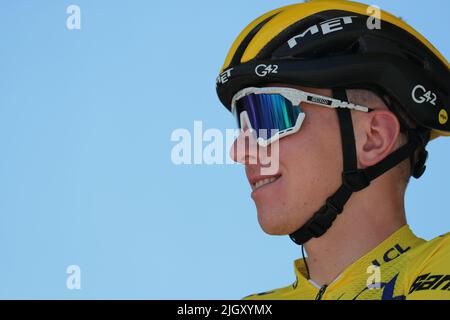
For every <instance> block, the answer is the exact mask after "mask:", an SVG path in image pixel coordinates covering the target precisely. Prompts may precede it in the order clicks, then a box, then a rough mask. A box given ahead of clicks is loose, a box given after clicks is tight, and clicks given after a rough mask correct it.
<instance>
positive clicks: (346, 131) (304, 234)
mask: <svg viewBox="0 0 450 320" xmlns="http://www.w3.org/2000/svg"><path fill="white" fill-rule="evenodd" d="M333 96H334V98H336V99H339V100H341V101H348V99H347V94H346V92H345V89H342V88H335V89H333ZM336 111H337V113H338V117H339V125H340V130H341V141H342V151H343V160H344V172H343V173H342V185H341V186H340V187H339V189H338V190H337V191H336V192H335V193H334V194H333V195H332V196H331V197H329V198H328V199H327V200H326V202H325V205H324V206H323V207H322V208H320V209H319V211H317V212H316V213H315V214H314V215H313V216H312V218H311V219H309V220H308V221H307V222H306V224H305V225H303V226H302V227H301V228H300V229H298V230H297V231H295V232H294V233H292V234H290V238H291V239H292V241H294V242H295V243H296V244H298V245H303V244H304V243H306V242H308V241H309V240H310V239H312V238H318V237H320V236H322V235H323V234H324V233H325V232H326V231H327V230H328V229H329V228H330V227H331V225H332V224H333V221H334V220H335V219H336V217H337V216H338V215H339V214H340V213H342V211H343V210H344V206H345V204H346V203H347V201H348V200H349V199H350V196H351V195H352V193H353V192H357V191H360V190H362V189H364V188H366V187H368V186H369V185H370V182H371V181H373V180H374V179H376V178H377V177H379V176H380V175H382V174H383V173H385V172H386V171H388V170H390V169H392V168H393V167H395V166H396V165H398V164H399V163H401V162H402V161H403V160H405V159H408V158H410V157H411V158H412V157H413V155H414V152H415V150H416V149H417V147H418V146H419V145H420V144H421V145H422V146H424V145H425V137H426V134H427V133H428V131H425V130H424V131H420V130H418V129H414V130H413V129H408V131H407V135H408V142H407V143H406V144H405V145H404V146H402V147H400V148H399V149H398V150H396V151H394V152H393V153H391V154H390V155H389V156H387V157H386V158H385V159H383V160H382V161H380V162H379V163H377V164H375V165H373V166H371V167H368V168H366V169H358V166H357V156H356V144H355V135H354V131H353V123H352V116H351V112H350V110H349V109H347V108H338V109H336ZM427 156H428V153H427V151H425V149H424V148H423V150H422V151H421V152H420V154H419V158H418V160H417V162H416V164H414V165H413V166H412V167H411V171H412V176H413V177H415V178H416V179H418V178H420V176H422V174H423V173H424V172H425V168H426V167H425V162H426V160H427Z"/></svg>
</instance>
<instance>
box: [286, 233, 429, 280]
mask: <svg viewBox="0 0 450 320" xmlns="http://www.w3.org/2000/svg"><path fill="white" fill-rule="evenodd" d="M423 242H425V240H423V239H421V238H418V237H417V236H415V235H414V233H413V232H412V231H411V229H410V227H409V226H408V225H405V226H403V227H401V228H400V229H398V230H397V231H396V232H394V233H393V234H392V235H390V236H389V237H388V238H387V239H385V240H384V241H383V242H381V243H380V244H379V245H378V246H376V247H375V248H374V249H372V250H371V251H369V252H368V253H367V254H365V255H364V256H362V257H361V258H359V259H358V260H357V261H355V262H354V263H352V264H351V265H350V266H349V267H347V268H346V269H345V270H344V272H343V273H341V275H339V276H338V277H337V278H336V280H334V281H333V282H332V283H331V284H330V285H329V287H332V286H334V285H335V284H336V283H340V282H341V281H345V280H349V279H352V278H353V277H356V276H358V275H360V274H361V273H364V274H367V268H368V267H369V266H371V265H377V266H381V265H383V264H385V263H389V262H390V261H393V260H395V259H396V258H398V257H399V256H401V255H402V254H404V253H405V252H408V251H409V250H411V249H413V248H414V247H416V246H418V245H420V244H422V243H423ZM294 270H295V275H296V277H297V280H296V282H295V283H294V288H296V287H300V286H301V287H303V286H313V284H312V283H311V282H310V281H309V280H308V277H307V271H306V267H305V263H304V260H303V259H298V260H295V261H294Z"/></svg>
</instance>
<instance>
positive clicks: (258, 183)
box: [252, 175, 281, 190]
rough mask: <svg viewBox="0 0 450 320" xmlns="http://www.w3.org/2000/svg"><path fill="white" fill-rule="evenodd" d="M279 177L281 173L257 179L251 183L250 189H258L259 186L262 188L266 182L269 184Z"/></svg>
mask: <svg viewBox="0 0 450 320" xmlns="http://www.w3.org/2000/svg"><path fill="white" fill-rule="evenodd" d="M279 178H281V175H279V176H276V177H270V178H266V179H262V180H259V181H257V182H255V183H253V184H252V189H253V190H258V189H260V188H262V187H264V186H266V185H268V184H271V183H273V182H275V181H276V180H278V179H279Z"/></svg>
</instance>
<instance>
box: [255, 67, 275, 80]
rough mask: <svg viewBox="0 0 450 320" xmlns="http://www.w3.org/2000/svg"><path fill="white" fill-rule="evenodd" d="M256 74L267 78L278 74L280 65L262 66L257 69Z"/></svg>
mask: <svg viewBox="0 0 450 320" xmlns="http://www.w3.org/2000/svg"><path fill="white" fill-rule="evenodd" d="M255 73H256V75H258V76H259V77H265V76H267V75H268V74H271V73H278V65H276V64H269V65H265V64H260V65H258V66H257V67H256V68H255Z"/></svg>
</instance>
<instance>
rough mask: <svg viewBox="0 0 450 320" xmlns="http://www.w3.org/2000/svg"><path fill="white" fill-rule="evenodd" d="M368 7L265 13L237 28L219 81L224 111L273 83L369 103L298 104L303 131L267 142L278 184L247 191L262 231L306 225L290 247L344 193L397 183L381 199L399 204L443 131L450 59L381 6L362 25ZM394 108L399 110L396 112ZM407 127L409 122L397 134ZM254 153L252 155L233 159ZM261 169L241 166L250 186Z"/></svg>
mask: <svg viewBox="0 0 450 320" xmlns="http://www.w3.org/2000/svg"><path fill="white" fill-rule="evenodd" d="M372 9H373V8H372ZM372 9H371V8H369V6H367V5H364V4H360V3H356V2H351V1H344V0H342V1H334V0H322V1H308V2H307V3H302V4H295V5H290V6H286V7H282V8H279V9H276V10H273V11H271V12H268V13H267V14H264V15H262V16H261V17H259V18H257V19H256V20H254V21H253V22H252V23H251V24H250V25H249V26H248V27H247V28H245V29H244V30H243V31H242V33H241V34H240V35H239V36H238V38H237V39H236V41H235V43H234V44H233V46H232V47H231V49H230V51H229V54H228V55H227V58H226V59H225V63H224V65H223V67H222V70H221V73H220V75H219V77H218V78H217V82H216V83H217V93H218V96H219V98H220V100H221V102H222V103H223V104H224V105H225V106H226V107H227V108H228V109H229V110H230V111H231V109H232V105H233V100H234V99H233V98H234V97H236V94H237V93H238V92H241V91H242V90H243V89H244V88H249V87H265V86H269V85H271V84H274V83H275V84H282V85H284V86H289V87H299V88H303V89H305V90H309V91H311V92H313V93H314V92H315V93H319V94H321V95H323V96H328V97H331V96H332V97H333V98H337V99H340V100H346V101H350V102H354V103H358V104H361V105H367V106H369V107H370V108H371V109H373V111H372V112H369V113H365V112H359V111H353V110H352V111H349V110H340V109H339V111H338V112H336V111H335V110H331V109H327V108H322V107H320V106H317V105H312V104H307V103H304V104H303V105H302V109H303V111H304V114H305V115H306V118H305V121H304V124H303V126H302V128H301V129H300V131H298V132H297V133H295V134H292V135H288V136H286V137H284V138H282V139H281V140H279V141H278V142H277V143H276V144H277V147H278V149H279V172H278V174H277V175H275V176H274V177H272V180H273V178H277V180H276V181H274V182H272V183H271V184H267V185H265V186H263V187H261V188H259V189H258V190H256V191H254V193H253V198H254V199H255V202H256V204H257V207H258V217H259V221H260V223H261V225H262V226H263V228H264V229H265V230H266V231H267V232H268V233H273V234H286V233H290V232H293V231H294V230H295V229H296V228H298V227H299V226H302V223H304V224H303V226H302V227H301V228H300V229H298V230H297V231H295V233H294V234H290V236H291V239H292V240H293V241H294V242H296V243H298V244H303V243H305V242H306V241H308V240H309V239H311V238H313V237H320V236H321V235H322V234H323V233H324V232H326V231H327V230H328V229H329V228H330V227H331V224H332V223H333V221H334V220H335V219H336V217H337V215H338V214H340V213H341V212H342V211H343V210H344V206H345V204H346V203H347V202H348V201H349V199H350V196H351V195H352V194H354V193H357V192H358V194H360V193H359V192H362V191H361V190H363V189H365V188H367V187H368V186H369V183H370V182H371V181H372V182H374V183H377V184H378V183H379V181H393V182H396V184H395V185H396V186H398V188H396V189H393V190H392V189H390V190H389V192H390V197H393V198H395V199H398V201H403V195H404V191H405V188H406V185H407V182H408V179H409V176H410V174H411V172H413V175H414V176H415V177H420V175H421V174H422V173H423V168H424V166H423V165H424V162H425V161H424V160H425V158H426V157H425V155H426V152H424V145H425V144H426V142H427V139H428V138H427V135H429V133H430V131H431V136H432V138H435V137H437V136H440V135H448V133H449V132H450V121H448V120H449V112H450V72H449V64H448V62H447V61H446V60H445V58H444V57H443V56H442V55H441V54H440V53H439V52H438V51H437V50H436V49H435V48H434V47H433V45H431V44H430V43H429V42H428V41H427V40H426V39H425V38H424V37H423V36H422V35H420V34H419V33H418V32H417V31H415V30H414V29H413V28H412V27H411V26H409V25H408V24H406V23H405V22H404V21H403V20H402V19H400V18H397V17H395V16H393V15H391V14H389V13H387V12H385V11H382V10H380V11H379V12H377V19H378V21H377V27H374V28H369V25H371V24H370V23H369V21H372V20H373V17H371V16H370V12H371V10H372ZM372 11H373V10H372ZM372 22H373V21H372ZM372 25H373V24H372ZM317 88H331V89H317ZM343 88H369V89H371V90H374V92H377V94H378V95H379V96H377V95H375V94H372V93H370V92H368V91H365V90H356V89H351V90H347V92H346V93H345V92H344V93H343ZM385 102H386V103H387V104H388V105H389V107H390V108H389V109H388V108H387V107H386V104H385ZM400 105H401V107H402V108H403V109H402V110H403V111H401V112H400V111H398V110H396V109H397V106H400ZM349 113H351V117H350V114H349ZM403 115H404V116H405V117H403ZM399 119H402V120H403V121H399ZM405 124H406V127H411V128H413V127H415V125H412V124H417V128H416V130H409V128H408V130H406V131H405V130H404V129H405ZM267 127H270V126H269V125H267ZM401 129H402V130H401ZM293 131H295V130H293ZM241 138H242V137H241ZM341 141H344V142H345V143H344V144H342V143H341ZM272 147H273V146H272ZM270 148H271V146H269V149H270ZM415 149H418V150H419V151H418V152H414V150H415ZM269 153H270V152H269ZM414 153H415V154H416V155H415V156H414ZM251 158H256V159H258V155H255V154H247V155H246V156H244V158H242V159H236V160H238V161H241V162H243V163H246V161H247V160H248V159H251ZM408 158H411V159H412V160H411V162H410V163H411V165H410V163H409V160H408ZM259 167H261V165H258V164H256V165H254V164H253V165H247V166H246V168H247V174H248V176H249V178H250V180H251V182H254V181H255V180H258V179H259V178H260V177H259V176H258V171H259ZM411 168H412V169H411ZM343 171H344V172H343ZM270 181H271V180H267V181H265V182H270ZM388 185H389V184H388ZM258 186H259V184H258ZM370 187H372V186H370ZM330 196H331V197H330ZM381 199H383V198H381ZM383 200H384V199H383ZM319 208H320V210H319ZM311 216H313V218H312V219H309V218H311ZM308 219H309V220H308Z"/></svg>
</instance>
